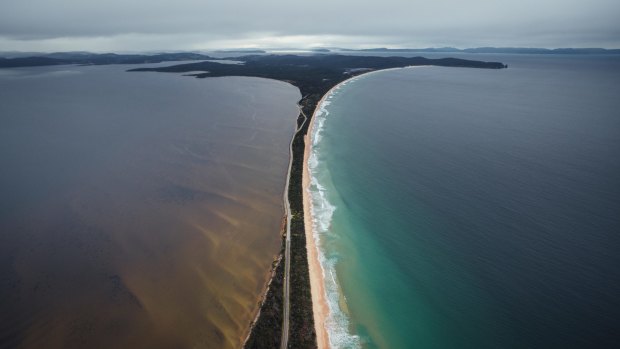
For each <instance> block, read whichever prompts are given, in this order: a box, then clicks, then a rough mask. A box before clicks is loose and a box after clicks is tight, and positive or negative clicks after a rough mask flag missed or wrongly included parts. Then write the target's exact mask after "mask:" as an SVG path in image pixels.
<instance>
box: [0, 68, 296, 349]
mask: <svg viewBox="0 0 620 349" xmlns="http://www.w3.org/2000/svg"><path fill="white" fill-rule="evenodd" d="M173 64H177V62H168V63H163V64H161V65H173ZM148 66H153V65H148ZM135 67H136V65H127V66H122V65H109V66H54V67H33V68H18V69H0V162H1V165H0V348H15V347H20V348H194V347H207V346H209V347H217V348H238V347H240V346H241V343H242V342H243V340H244V339H245V338H244V335H245V334H247V331H248V330H249V324H250V321H252V320H253V317H254V315H255V314H256V312H257V311H258V300H259V297H260V296H261V295H262V292H263V289H264V286H265V284H266V282H267V280H268V277H269V270H270V268H271V263H272V262H273V260H274V258H275V257H276V255H277V254H278V253H279V250H280V246H281V238H280V234H279V233H280V228H281V224H282V217H283V215H284V207H283V203H282V194H283V191H284V184H285V179H286V173H287V167H288V160H289V142H290V140H291V137H292V136H293V133H294V131H295V126H296V125H295V121H296V118H297V116H298V113H299V109H298V107H297V101H298V100H299V98H300V97H301V96H300V94H299V90H298V89H297V88H295V87H293V86H292V85H290V84H287V83H284V82H281V81H274V80H267V79H259V78H243V77H227V78H213V79H196V78H193V77H187V76H182V75H181V74H164V73H129V72H126V70H127V69H131V68H135Z"/></svg>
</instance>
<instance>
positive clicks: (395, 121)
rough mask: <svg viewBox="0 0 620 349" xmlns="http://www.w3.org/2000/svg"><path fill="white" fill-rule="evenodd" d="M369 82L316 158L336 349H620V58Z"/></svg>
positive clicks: (520, 59)
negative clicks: (619, 341)
mask: <svg viewBox="0 0 620 349" xmlns="http://www.w3.org/2000/svg"><path fill="white" fill-rule="evenodd" d="M459 58H472V59H479V60H489V61H501V62H503V63H506V64H508V66H509V68H508V69H503V70H481V69H469V68H442V67H415V68H406V69H397V70H389V71H383V72H375V73H371V74H367V75H363V76H360V77H357V78H355V79H354V80H350V81H349V82H347V83H346V84H345V85H343V86H341V87H340V88H338V89H337V90H335V91H334V92H333V93H332V94H331V96H330V97H329V98H327V100H326V102H325V103H324V104H323V105H322V106H321V108H320V110H319V112H318V114H317V116H316V117H317V118H316V120H315V127H314V130H313V134H312V137H313V152H312V155H311V158H310V171H311V175H312V177H313V178H312V185H311V188H310V190H311V193H312V200H313V211H314V220H315V221H314V227H315V232H314V233H315V236H316V237H317V238H318V239H319V241H320V242H319V247H320V248H319V249H320V256H319V257H320V260H321V264H322V267H323V269H324V271H325V274H326V275H325V279H326V280H325V281H326V288H327V293H328V299H329V305H330V311H331V315H330V318H329V320H328V322H327V323H326V324H325V325H326V326H327V328H328V333H329V335H330V342H331V344H332V346H333V347H334V348H611V347H614V346H615V345H617V339H618V337H617V336H618V333H620V271H619V268H618V266H619V265H620V255H619V254H618V251H620V236H619V233H620V156H619V154H620V113H619V111H620V99H619V98H618V96H619V95H620V57H618V56H543V55H470V56H467V55H459Z"/></svg>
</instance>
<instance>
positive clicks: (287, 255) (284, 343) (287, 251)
mask: <svg viewBox="0 0 620 349" xmlns="http://www.w3.org/2000/svg"><path fill="white" fill-rule="evenodd" d="M302 99H303V98H302ZM299 112H300V114H301V115H303V117H304V122H302V123H301V125H300V126H299V127H297V129H296V130H295V134H294V135H293V138H291V143H290V144H289V161H288V171H287V174H286V185H285V186H284V210H285V213H286V243H285V247H284V297H283V302H284V306H283V309H282V311H283V314H282V339H281V340H280V349H286V348H287V347H288V328H289V312H290V308H291V306H290V301H289V294H290V291H289V286H290V282H289V281H290V270H291V218H292V215H291V203H290V202H289V200H288V189H289V182H290V179H291V168H292V166H293V141H294V140H295V137H297V134H298V133H299V131H300V130H301V129H302V128H303V127H304V125H305V124H306V121H308V117H307V116H306V114H305V113H304V111H303V108H302V107H301V105H299Z"/></svg>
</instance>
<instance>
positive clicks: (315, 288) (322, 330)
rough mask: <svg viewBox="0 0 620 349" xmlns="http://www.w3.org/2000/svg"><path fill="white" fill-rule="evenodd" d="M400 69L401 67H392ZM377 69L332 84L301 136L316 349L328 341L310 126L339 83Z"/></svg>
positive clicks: (325, 346)
mask: <svg viewBox="0 0 620 349" xmlns="http://www.w3.org/2000/svg"><path fill="white" fill-rule="evenodd" d="M394 69H401V68H394ZM383 70H391V69H382V70H378V71H383ZM374 72H377V70H375V71H370V72H366V73H363V74H359V75H357V76H354V77H351V78H349V79H347V80H344V81H342V82H340V83H339V84H337V85H336V86H334V87H332V88H331V89H330V90H329V91H328V92H327V93H326V94H325V95H323V97H322V98H321V100H320V101H319V103H317V105H316V108H315V109H314V113H313V114H312V119H311V120H310V126H309V128H308V133H307V135H306V136H305V137H304V142H305V149H304V169H303V175H302V185H303V197H304V223H305V230H306V249H307V251H308V265H309V270H310V287H311V292H312V311H313V313H314V327H315V331H316V338H317V344H318V348H319V349H324V348H330V342H329V334H328V332H327V328H326V326H325V323H326V322H327V318H328V316H329V305H328V303H327V295H326V293H325V273H324V270H323V268H322V267H321V263H320V262H319V250H318V248H319V247H318V246H317V241H316V240H315V237H314V226H313V223H312V222H313V219H312V198H311V196H310V183H311V181H310V178H311V177H310V169H309V168H308V160H309V158H310V154H311V153H312V132H313V129H314V121H315V120H316V114H317V111H318V110H320V108H321V104H323V102H324V101H325V99H326V98H327V97H329V96H330V95H331V94H332V92H333V91H334V90H336V89H338V88H339V87H340V86H341V85H343V84H345V83H347V82H349V81H350V80H352V79H355V78H357V77H359V76H361V75H366V74H371V73H374Z"/></svg>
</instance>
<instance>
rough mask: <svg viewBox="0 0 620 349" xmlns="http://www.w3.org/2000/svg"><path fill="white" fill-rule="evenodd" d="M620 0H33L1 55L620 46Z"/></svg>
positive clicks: (5, 22) (8, 30)
mask: <svg viewBox="0 0 620 349" xmlns="http://www.w3.org/2000/svg"><path fill="white" fill-rule="evenodd" d="M618 14H620V2H618V1H617V0H591V1H588V2H586V1H582V0H580V1H576V0H537V1H535V0H521V1H502V2H500V1H496V0H470V1H459V0H439V1H433V2H428V1H424V2H421V1H411V0H410V1H407V0H382V1H380V2H368V1H359V0H356V1H353V0H340V1H335V0H331V1H328V0H315V1H299V0H261V1H240V0H228V1H225V2H224V1H218V2H214V1H210V0H175V1H169V0H166V1H164V0H149V1H145V0H132V1H130V2H128V1H120V0H108V1H88V0H81V1H80V0H27V1H26V0H24V1H11V2H7V1H4V2H3V3H1V4H0V50H5V51H6V50H48V51H49V50H52V51H54V50H77V49H84V50H94V51H107V50H161V49H174V50H180V49H187V50H197V49H209V48H229V47H285V46H348V47H369V46H377V45H380V46H401V47H403V46H407V47H422V46H458V47H472V46H485V45H492V46H540V47H569V46H570V47H593V46H602V47H610V48H617V47H620V25H618V20H617V19H618Z"/></svg>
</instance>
